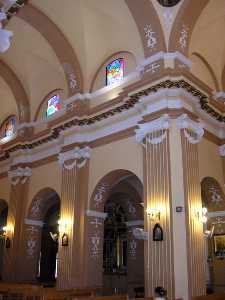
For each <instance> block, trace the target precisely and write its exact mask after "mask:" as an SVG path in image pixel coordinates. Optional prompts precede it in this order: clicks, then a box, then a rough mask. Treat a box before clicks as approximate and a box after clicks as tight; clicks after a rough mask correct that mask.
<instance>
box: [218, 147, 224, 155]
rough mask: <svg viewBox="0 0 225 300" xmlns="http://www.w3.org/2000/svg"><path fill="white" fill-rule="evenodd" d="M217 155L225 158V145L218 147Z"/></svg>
mask: <svg viewBox="0 0 225 300" xmlns="http://www.w3.org/2000/svg"><path fill="white" fill-rule="evenodd" d="M219 154H220V156H225V144H224V145H222V146H219Z"/></svg>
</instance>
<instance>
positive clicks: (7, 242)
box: [1, 226, 12, 248]
mask: <svg viewBox="0 0 225 300" xmlns="http://www.w3.org/2000/svg"><path fill="white" fill-rule="evenodd" d="M11 231H12V230H11V227H10V226H3V227H2V229H1V236H2V237H4V239H5V247H6V248H10V246H11V241H10V238H9V236H8V235H9V233H10V232H11Z"/></svg>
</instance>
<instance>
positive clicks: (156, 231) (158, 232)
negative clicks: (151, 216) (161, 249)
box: [153, 223, 163, 242]
mask: <svg viewBox="0 0 225 300" xmlns="http://www.w3.org/2000/svg"><path fill="white" fill-rule="evenodd" d="M153 241H155V242H158V241H163V230H162V227H161V226H160V224H159V223H156V224H155V226H154V228H153Z"/></svg>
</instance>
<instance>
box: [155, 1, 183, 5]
mask: <svg viewBox="0 0 225 300" xmlns="http://www.w3.org/2000/svg"><path fill="white" fill-rule="evenodd" d="M157 1H158V2H159V4H161V5H162V6H165V7H171V6H175V5H177V3H178V2H180V1H181V0H157Z"/></svg>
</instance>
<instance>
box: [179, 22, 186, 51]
mask: <svg viewBox="0 0 225 300" xmlns="http://www.w3.org/2000/svg"><path fill="white" fill-rule="evenodd" d="M179 44H180V47H181V48H182V49H183V50H184V49H185V48H187V44H188V28H187V26H185V25H183V26H182V29H181V31H180V37H179Z"/></svg>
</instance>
